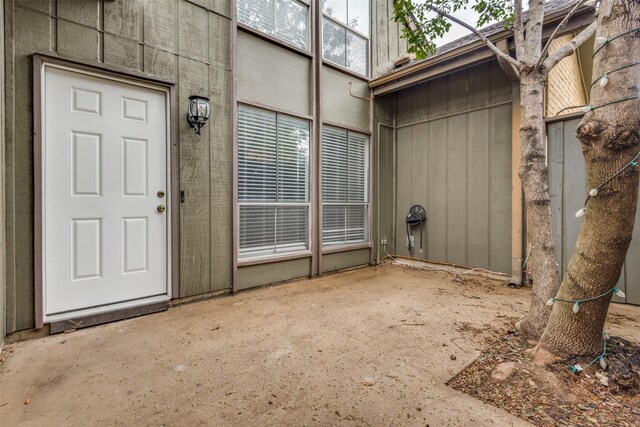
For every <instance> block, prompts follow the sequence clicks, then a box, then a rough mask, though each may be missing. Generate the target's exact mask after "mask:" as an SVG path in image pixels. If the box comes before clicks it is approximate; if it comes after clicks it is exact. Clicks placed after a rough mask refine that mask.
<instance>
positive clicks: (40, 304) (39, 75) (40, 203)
mask: <svg viewBox="0 0 640 427" xmlns="http://www.w3.org/2000/svg"><path fill="white" fill-rule="evenodd" d="M48 67H49V68H58V69H64V70H68V71H72V72H75V73H79V74H84V75H88V76H93V77H99V78H102V79H107V80H112V81H117V82H121V83H126V84H129V85H133V86H140V87H145V88H151V89H154V90H159V91H162V92H164V93H165V94H166V115H167V117H166V121H167V138H166V141H167V143H166V146H167V165H166V166H167V187H166V194H167V200H168V203H167V217H168V219H167V233H166V236H167V254H166V260H167V295H162V296H156V297H150V298H144V299H140V300H136V301H134V302H125V303H116V304H110V305H108V306H105V307H98V308H91V309H85V310H79V311H74V312H72V313H65V314H61V315H56V316H46V315H45V313H44V298H45V292H44V289H45V286H46V283H45V277H44V268H43V266H44V256H45V255H44V247H45V246H44V226H45V205H44V203H45V199H44V196H45V188H44V186H45V180H44V178H45V166H46V165H45V164H44V162H43V158H44V157H43V156H44V148H45V144H46V138H45V132H44V131H45V129H44V125H45V120H44V111H45V105H44V102H43V101H44V99H45V98H44V91H45V83H44V82H45V80H44V79H45V71H46V69H47V68H48ZM33 79H34V85H33V129H34V155H33V157H34V174H33V175H34V270H35V271H34V279H35V280H34V282H35V289H34V303H35V327H36V329H39V328H42V327H43V326H44V323H50V322H57V321H63V320H68V319H70V318H80V317H91V316H94V317H96V316H98V315H100V314H103V313H105V312H108V313H109V314H110V316H109V319H110V320H114V315H113V313H114V312H118V311H120V312H122V317H123V318H124V317H131V316H132V315H135V314H136V308H140V312H141V313H143V312H145V310H144V307H146V306H149V305H151V304H157V303H159V302H164V301H167V302H168V300H169V299H171V298H176V297H177V296H178V268H177V259H178V245H177V243H178V236H177V230H178V227H177V224H178V220H177V193H178V191H177V188H178V185H177V174H176V172H177V168H176V156H177V147H176V141H177V138H176V132H175V129H176V127H177V126H176V109H175V107H174V106H175V84H174V83H173V82H169V81H163V80H160V79H150V78H149V77H148V76H144V75H142V74H139V73H132V72H130V71H125V70H121V69H118V68H114V67H106V66H104V65H103V64H99V65H96V64H94V63H87V62H84V61H78V60H76V59H66V58H62V57H58V56H49V55H42V54H34V55H33ZM116 318H117V316H116ZM94 323H95V322H94Z"/></svg>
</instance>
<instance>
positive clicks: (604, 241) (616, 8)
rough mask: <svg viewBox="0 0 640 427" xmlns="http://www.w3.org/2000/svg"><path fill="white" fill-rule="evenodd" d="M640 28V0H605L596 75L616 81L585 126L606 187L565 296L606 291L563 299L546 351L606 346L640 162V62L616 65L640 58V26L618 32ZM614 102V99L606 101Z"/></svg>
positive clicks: (591, 209) (595, 93)
mask: <svg viewBox="0 0 640 427" xmlns="http://www.w3.org/2000/svg"><path fill="white" fill-rule="evenodd" d="M638 28H640V1H639V0H603V1H602V4H601V7H600V11H599V13H598V30H597V32H596V37H597V38H596V46H595V49H598V48H599V47H600V46H602V45H603V44H604V46H603V47H602V48H601V49H600V50H599V51H598V52H597V53H596V54H595V57H594V70H593V76H594V78H598V77H600V76H603V75H605V73H609V74H608V76H607V79H608V83H606V85H605V86H604V87H601V85H600V83H601V82H600V81H599V82H598V83H596V84H595V85H594V86H593V88H592V91H591V100H590V103H591V104H590V105H591V107H592V110H591V111H590V112H588V113H587V114H586V115H585V117H584V118H583V119H582V121H581V122H580V125H579V126H578V132H577V136H578V138H579V140H580V142H581V146H582V151H583V154H584V158H585V162H586V170H587V182H588V188H589V189H594V188H598V192H597V194H596V195H595V196H592V197H590V198H589V199H588V201H587V204H586V212H585V217H584V223H583V224H582V228H581V229H580V235H579V237H578V242H577V244H576V247H575V250H574V251H573V255H572V257H571V260H570V262H569V266H568V268H567V272H566V275H565V277H564V280H563V282H562V286H561V287H560V291H559V293H558V297H559V298H563V299H567V300H576V299H587V298H591V297H595V296H598V295H601V294H605V293H606V295H605V296H603V297H601V298H598V299H596V300H594V301H590V302H583V303H581V304H580V305H579V310H578V312H577V313H575V314H574V312H573V310H572V308H573V303H572V302H562V301H556V302H555V304H554V305H553V310H552V312H551V317H550V318H549V322H548V324H547V327H546V329H545V331H544V334H543V336H542V339H541V341H540V346H539V348H540V349H541V350H542V353H545V351H546V352H551V353H554V354H557V355H560V354H585V355H586V354H592V355H595V354H598V353H600V352H601V351H602V346H603V342H602V332H603V327H604V323H605V318H606V316H607V310H608V308H609V303H610V301H611V296H612V293H611V292H608V291H610V290H611V289H612V288H613V287H614V286H615V285H616V282H617V280H618V278H619V275H620V271H621V268H622V265H623V263H624V260H625V256H626V253H627V249H628V247H629V243H630V242H631V236H632V232H633V225H634V219H635V214H636V206H637V200H638V175H639V174H638V169H639V168H638V167H637V166H633V165H632V164H630V162H631V161H632V159H633V158H634V157H635V156H636V155H637V154H638V152H639V150H640V136H639V132H640V101H639V100H638V99H637V97H638V96H639V95H640V89H639V88H640V65H633V66H629V67H627V68H624V69H621V70H618V71H612V70H615V69H617V68H619V67H622V66H624V65H629V64H634V63H636V62H638V61H640V31H634V32H631V33H629V34H627V35H624V36H622V37H619V38H616V39H615V40H612V39H613V38H614V37H616V36H618V35H620V34H622V33H625V32H627V31H632V30H635V29H638ZM604 40H610V42H604V43H603V41H604ZM601 80H602V79H601ZM632 97H635V98H633V99H627V98H632ZM624 99H626V100H624ZM621 100H622V101H621ZM618 101H620V102H618ZM607 103H611V104H609V105H604V104H607ZM637 160H640V159H637ZM621 170H622V172H621V173H619V174H618V175H617V176H615V177H614V178H613V179H611V180H610V181H609V182H608V183H606V184H604V185H603V186H602V187H599V185H601V184H602V183H603V182H605V181H606V180H607V179H608V178H610V177H612V176H613V175H615V174H616V173H617V172H618V171H621ZM576 221H579V219H576Z"/></svg>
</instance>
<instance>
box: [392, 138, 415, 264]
mask: <svg viewBox="0 0 640 427" xmlns="http://www.w3.org/2000/svg"><path fill="white" fill-rule="evenodd" d="M397 150H398V165H399V167H398V170H397V173H398V180H397V187H396V191H397V193H396V197H397V206H398V217H397V218H396V227H397V228H396V229H397V232H398V235H397V242H396V245H397V248H396V250H397V253H398V254H401V255H409V251H408V250H407V242H406V239H407V237H406V223H405V218H406V215H407V212H408V211H409V208H410V207H411V187H412V185H413V182H412V175H413V174H412V171H411V152H412V144H411V128H410V127H409V128H402V129H399V130H398V146H397Z"/></svg>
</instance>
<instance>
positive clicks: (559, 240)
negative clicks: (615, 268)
mask: <svg viewBox="0 0 640 427" xmlns="http://www.w3.org/2000/svg"><path fill="white" fill-rule="evenodd" d="M579 121H580V119H573V120H567V121H561V122H556V123H552V124H549V125H548V152H549V185H550V193H551V211H552V214H553V228H554V235H555V237H556V247H557V255H558V264H559V265H560V268H561V272H562V273H563V274H564V272H565V271H566V269H567V266H568V265H569V259H570V258H571V254H572V253H573V249H574V248H575V246H576V242H577V240H578V234H579V233H580V226H581V225H582V222H583V219H582V218H576V217H575V213H576V211H578V210H579V209H581V208H583V207H584V200H585V198H586V194H587V188H586V187H587V185H586V184H587V183H586V172H585V165H584V157H583V156H582V149H581V147H580V142H579V141H578V139H577V138H576V136H575V133H576V128H577V127H578V123H579ZM639 204H640V201H639ZM638 224H640V206H639V209H638V211H637V213H636V226H635V228H634V231H633V239H632V241H631V246H629V251H628V252H627V262H626V263H625V265H624V267H623V268H622V273H621V275H620V280H619V281H618V284H617V285H616V286H617V287H618V288H620V289H622V290H623V291H624V292H625V294H626V299H624V300H623V299H622V298H618V297H615V296H614V299H613V300H614V301H616V302H627V303H630V304H637V305H640V264H639V263H638V260H639V259H640V226H639V225H638Z"/></svg>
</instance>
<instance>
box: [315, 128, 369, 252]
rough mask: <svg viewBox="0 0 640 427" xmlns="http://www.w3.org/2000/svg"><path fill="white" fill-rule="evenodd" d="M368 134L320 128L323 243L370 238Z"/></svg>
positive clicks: (349, 241) (351, 241) (348, 242)
mask: <svg viewBox="0 0 640 427" xmlns="http://www.w3.org/2000/svg"><path fill="white" fill-rule="evenodd" d="M368 189H369V138H368V137H367V136H366V135H362V134H359V133H355V132H349V131H346V130H343V129H339V128H335V127H330V126H324V127H323V131H322V242H323V246H325V247H327V246H336V245H347V244H353V243H362V242H368V241H369V191H368Z"/></svg>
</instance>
